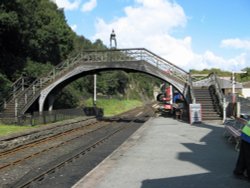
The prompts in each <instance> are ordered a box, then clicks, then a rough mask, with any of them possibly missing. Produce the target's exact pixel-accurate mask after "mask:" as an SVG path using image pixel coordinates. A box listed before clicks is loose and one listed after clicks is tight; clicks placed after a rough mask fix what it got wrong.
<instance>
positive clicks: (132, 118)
mask: <svg viewBox="0 0 250 188" xmlns="http://www.w3.org/2000/svg"><path fill="white" fill-rule="evenodd" d="M142 110H143V111H142ZM150 116H152V110H150V109H149V108H144V109H142V108H138V109H134V110H132V111H130V112H127V113H124V114H122V115H121V116H117V117H112V118H105V119H103V121H99V122H95V123H91V124H88V125H85V126H82V127H77V128H74V129H69V130H66V131H63V132H60V133H57V134H55V135H53V136H48V137H46V138H43V139H40V140H37V141H34V142H32V143H29V144H26V145H23V146H19V147H17V148H13V149H12V150H7V151H4V152H2V153H0V161H1V166H0V176H1V177H3V176H2V175H3V174H5V175H6V172H8V171H9V170H13V171H15V170H16V169H19V168H22V167H24V169H26V168H28V170H27V172H25V173H24V174H19V177H18V179H19V181H17V182H15V183H13V182H12V181H7V182H11V183H9V185H10V184H11V186H10V187H32V185H33V184H36V182H41V181H42V180H44V179H46V177H48V176H49V175H50V174H53V173H55V172H56V171H57V170H58V169H61V168H63V167H65V166H67V165H68V164H69V163H72V162H74V161H75V160H77V159H79V158H81V157H83V156H85V155H86V154H87V153H89V152H91V151H92V150H96V149H98V147H99V146H100V145H102V144H103V143H105V142H106V141H108V140H110V139H111V138H112V137H113V136H114V135H116V134H118V133H119V132H122V131H123V130H125V129H128V128H129V127H130V126H132V124H133V123H134V122H136V121H137V122H141V123H143V122H144V121H146V119H148V118H149V117H150ZM83 141H84V143H86V144H83V145H81V146H80V145H79V144H75V143H79V142H83ZM66 146H67V149H64V147H66ZM69 148H71V149H69ZM59 150H61V151H59ZM62 151H63V152H62ZM65 151H67V152H65ZM51 153H53V154H51ZM55 153H63V154H62V155H61V156H54V158H53V157H51V158H52V159H50V162H48V161H47V163H46V162H45V163H43V162H42V161H43V160H41V159H40V158H41V157H43V156H47V157H48V155H55ZM65 153H66V154H65ZM39 160H40V164H39V165H37V164H35V165H34V164H33V163H32V161H36V162H35V163H37V161H39ZM3 162H4V163H3ZM27 166H29V167H27ZM32 168H36V169H39V170H36V172H32V171H31V169H32ZM8 173H9V172H8ZM11 176H13V175H11ZM5 177H6V176H5Z"/></svg>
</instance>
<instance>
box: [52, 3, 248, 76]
mask: <svg viewBox="0 0 250 188" xmlns="http://www.w3.org/2000/svg"><path fill="white" fill-rule="evenodd" d="M52 1H54V2H55V3H56V4H57V6H58V7H59V8H63V9H64V13H65V16H66V20H67V22H68V24H69V26H70V27H71V28H72V30H74V31H75V32H76V33H77V34H78V35H82V36H84V37H86V38H87V39H89V40H91V41H92V42H94V41H95V40H97V39H101V40H102V41H103V43H104V44H105V45H106V46H107V47H109V46H110V43H109V38H110V34H111V32H112V29H114V31H115V33H116V40H117V48H119V49H122V48H146V49H148V50H150V51H152V52H153V53H155V54H157V55H159V56H161V57H162V58H164V59H166V60H168V61H170V62H171V63H173V64H175V65H177V66H179V67H181V68H183V69H184V70H186V71H189V70H190V69H196V70H203V69H210V68H219V69H221V70H226V71H234V72H237V71H241V70H242V69H244V68H246V67H250V1H249V0H52Z"/></svg>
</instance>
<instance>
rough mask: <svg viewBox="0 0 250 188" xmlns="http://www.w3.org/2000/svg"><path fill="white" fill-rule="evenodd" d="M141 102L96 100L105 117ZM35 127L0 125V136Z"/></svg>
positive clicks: (88, 101)
mask: <svg viewBox="0 0 250 188" xmlns="http://www.w3.org/2000/svg"><path fill="white" fill-rule="evenodd" d="M85 105H86V106H92V105H93V102H92V100H91V99H89V100H87V101H85ZM141 105H142V102H141V101H138V100H119V99H98V100H97V107H99V108H103V109H104V115H105V116H113V115H117V114H120V113H122V112H126V111H128V110H130V109H133V108H135V107H138V106H141ZM36 127H37V126H34V127H31V126H16V125H3V124H0V136H6V135H9V134H13V133H18V132H25V131H27V130H30V129H34V128H36Z"/></svg>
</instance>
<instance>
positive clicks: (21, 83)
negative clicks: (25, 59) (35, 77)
mask: <svg viewBox="0 0 250 188" xmlns="http://www.w3.org/2000/svg"><path fill="white" fill-rule="evenodd" d="M29 84H30V78H29V77H27V76H23V75H22V76H20V77H19V78H18V79H17V80H16V81H15V82H13V83H12V84H11V86H10V89H8V91H7V92H6V93H7V96H6V97H4V99H3V100H2V101H1V102H0V109H4V108H5V106H6V104H7V103H8V102H10V100H12V99H15V98H16V97H17V95H18V93H19V92H20V91H24V90H25V86H27V85H29Z"/></svg>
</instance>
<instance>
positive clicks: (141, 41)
mask: <svg viewBox="0 0 250 188" xmlns="http://www.w3.org/2000/svg"><path fill="white" fill-rule="evenodd" d="M124 13H125V16H123V17H119V18H115V19H114V20H112V21H111V22H106V21H105V20H104V19H102V18H98V19H97V20H96V34H95V35H94V36H93V38H92V40H93V41H94V40H96V39H98V38H99V39H101V40H102V41H103V42H104V44H106V45H107V46H109V36H110V33H111V31H112V29H114V30H115V32H116V37H117V43H118V48H137V47H138V48H140V47H144V48H147V49H148V50H151V51H152V52H154V53H156V54H158V55H160V56H161V57H163V58H165V59H166V60H168V61H170V62H172V63H174V64H176V65H177V66H179V67H181V68H183V69H185V70H189V69H204V68H214V67H216V68H221V69H223V70H232V69H233V68H234V67H237V68H245V66H246V59H247V58H249V56H248V55H246V54H240V55H239V56H237V57H234V58H231V59H224V58H222V57H219V56H217V55H215V54H214V53H213V52H211V51H209V50H207V51H206V52H204V54H197V53H195V52H194V51H193V50H192V37H191V36H186V37H184V38H175V37H173V36H171V31H172V30H173V29H176V28H180V27H185V26H186V24H187V21H188V17H187V16H186V15H185V12H184V10H183V9H182V7H181V6H179V5H178V4H176V3H174V1H168V0H154V1H153V0H135V5H134V6H128V7H125V9H124Z"/></svg>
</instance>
